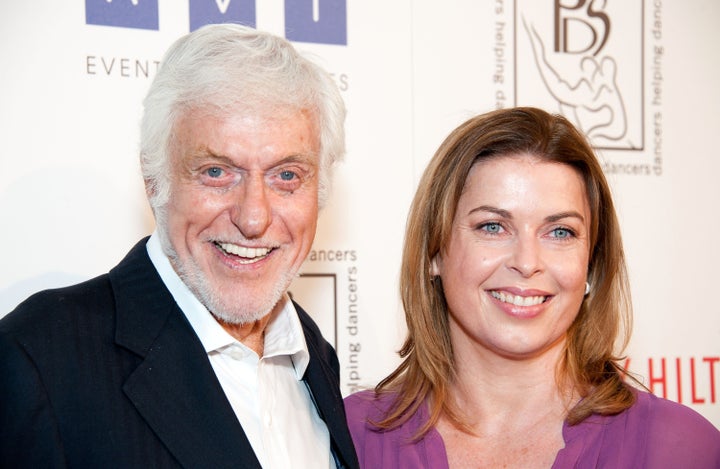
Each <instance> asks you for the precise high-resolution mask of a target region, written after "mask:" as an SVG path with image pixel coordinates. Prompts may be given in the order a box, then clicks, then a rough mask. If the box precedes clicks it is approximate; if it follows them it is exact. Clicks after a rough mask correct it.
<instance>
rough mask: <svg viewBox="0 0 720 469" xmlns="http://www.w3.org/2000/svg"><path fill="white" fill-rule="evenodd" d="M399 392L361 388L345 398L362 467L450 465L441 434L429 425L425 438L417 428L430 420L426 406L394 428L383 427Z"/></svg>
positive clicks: (396, 467) (437, 466)
mask: <svg viewBox="0 0 720 469" xmlns="http://www.w3.org/2000/svg"><path fill="white" fill-rule="evenodd" d="M398 398H399V395H398V394H397V393H394V392H383V393H376V392H374V391H360V392H357V393H355V394H351V395H349V396H348V397H346V398H345V414H346V415H347V422H348V428H349V429H350V434H351V435H352V438H353V443H354V444H355V449H356V450H357V455H358V459H359V461H360V466H361V467H373V468H393V469H404V468H413V469H414V468H417V467H433V468H447V456H446V455H445V447H444V445H443V442H442V438H441V437H440V435H439V434H438V432H437V431H436V430H435V429H430V431H428V432H427V433H426V434H425V435H424V436H423V437H422V438H417V435H416V434H417V432H418V430H419V429H420V427H422V425H423V424H424V423H425V422H426V421H427V413H426V410H425V407H424V406H423V405H421V406H420V407H419V408H418V411H417V412H415V413H414V414H413V415H411V416H409V417H408V418H407V419H403V421H402V423H399V424H397V425H396V426H393V427H392V428H380V427H379V426H378V425H377V424H378V423H379V422H381V421H382V420H384V419H385V418H386V417H387V416H388V415H389V413H390V412H392V410H393V407H394V404H395V402H396V401H397V399H398Z"/></svg>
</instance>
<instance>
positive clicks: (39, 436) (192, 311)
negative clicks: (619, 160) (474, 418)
mask: <svg viewBox="0 0 720 469" xmlns="http://www.w3.org/2000/svg"><path fill="white" fill-rule="evenodd" d="M144 105H145V110H144V115H143V121H142V129H141V166H142V171H143V177H144V179H145V185H146V189H147V193H148V199H149V201H150V205H151V206H152V209H153V213H154V214H155V218H156V222H157V228H156V231H155V233H153V235H152V236H150V237H149V238H146V239H143V240H142V241H140V242H139V243H138V244H137V245H136V246H135V247H134V248H133V249H132V250H131V251H130V253H129V254H128V255H127V256H126V258H125V259H124V260H123V261H122V262H121V263H120V264H119V265H117V266H116V267H115V268H114V269H112V270H111V271H110V272H109V273H108V274H106V275H102V276H100V277H97V278H95V279H93V280H89V281H87V282H85V283H82V284H80V285H76V286H71V287H68V288H64V289H60V290H53V291H45V292H40V293H38V294H36V295H34V296H32V297H31V298H29V299H28V300H26V301H25V302H24V303H22V304H21V305H20V306H18V308H17V309H16V310H15V311H14V312H13V313H11V314H9V315H7V316H6V317H5V318H3V320H2V321H0V353H2V356H1V358H2V359H1V360H0V363H2V365H0V376H2V382H3V384H2V386H1V387H0V412H1V414H0V416H2V425H1V428H0V460H2V462H3V464H8V465H10V466H12V467H68V466H76V467H78V466H79V467H213V468H219V467H242V468H246V467H265V468H287V467H303V468H304V467H308V468H310V467H312V468H331V467H357V458H356V456H355V452H354V449H353V446H352V443H351V440H350V435H349V433H348V430H347V427H346V424H345V414H344V411H343V407H342V399H341V395H340V391H339V379H338V375H339V373H338V371H339V370H338V361H337V357H336V355H335V352H334V350H333V349H332V348H331V346H330V345H329V344H328V343H327V342H326V341H325V340H324V339H323V338H322V337H321V335H320V332H319V330H318V328H317V326H316V325H315V324H314V323H313V321H312V320H311V319H310V317H309V316H308V314H307V313H306V312H305V311H303V310H302V308H301V307H300V306H299V305H297V304H295V303H293V302H292V301H291V300H290V298H289V297H288V295H287V293H286V292H287V289H288V286H289V285H290V282H291V281H292V279H293V278H294V277H295V276H296V275H297V272H298V269H299V268H300V266H301V264H302V262H303V261H304V259H305V257H306V256H307V254H308V252H309V250H310V247H311V245H312V242H313V238H314V236H315V228H316V224H317V217H318V210H319V207H321V206H322V204H323V202H324V200H325V198H326V196H327V191H328V186H329V179H330V171H331V167H332V165H333V163H334V162H335V161H337V160H338V159H339V158H341V157H342V155H343V153H344V131H343V125H344V118H345V109H344V105H343V102H342V99H341V97H340V95H339V92H338V90H337V88H336V86H335V84H334V82H333V81H332V79H331V78H330V76H329V75H328V74H327V73H325V72H324V71H323V70H321V69H320V68H319V67H317V66H316V65H314V64H313V63H312V62H309V61H308V60H307V59H305V58H303V57H301V56H300V55H299V54H298V53H297V52H296V51H295V50H294V49H293V47H292V46H291V45H290V44H289V43H288V42H287V41H285V40H284V39H282V38H278V37H275V36H272V35H269V34H265V33H261V32H258V31H255V30H253V29H250V28H246V27H242V26H238V25H212V26H206V27H204V28H201V29H199V30H197V31H195V32H193V33H191V34H189V35H187V36H185V37H183V38H181V39H180V40H178V41H177V42H176V43H175V44H174V45H173V46H172V47H171V48H170V50H169V51H168V53H167V54H166V56H165V59H164V60H163V65H162V67H161V69H160V70H159V72H158V74H157V76H156V78H155V80H154V81H153V84H152V85H151V87H150V90H149V92H148V95H147V97H146V99H145V102H144Z"/></svg>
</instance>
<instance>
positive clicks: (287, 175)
mask: <svg viewBox="0 0 720 469" xmlns="http://www.w3.org/2000/svg"><path fill="white" fill-rule="evenodd" d="M295 178H297V174H295V173H294V172H292V171H288V170H285V171H281V172H280V179H282V180H283V181H292V180H293V179H295Z"/></svg>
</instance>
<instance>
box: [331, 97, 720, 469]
mask: <svg viewBox="0 0 720 469" xmlns="http://www.w3.org/2000/svg"><path fill="white" fill-rule="evenodd" d="M400 292H401V295H402V299H403V306H404V308H405V316H406V321H407V325H408V336H407V339H406V341H405V344H404V346H403V348H402V349H401V351H400V355H401V357H403V362H402V363H401V364H400V366H399V367H398V368H397V369H396V370H395V371H394V372H393V373H392V374H390V376H388V377H387V378H386V379H385V380H383V381H382V382H381V383H380V384H379V385H378V386H377V387H376V389H375V391H374V392H371V391H365V392H360V393H357V394H354V395H352V396H350V397H348V398H347V399H346V402H345V403H346V408H347V415H348V422H349V426H350V430H351V433H352V434H353V438H354V441H355V445H356V448H357V451H358V457H359V459H360V462H361V465H362V466H364V467H373V468H376V467H388V468H389V467H392V468H399V467H408V468H409V467H432V468H447V467H519V468H520V467H522V468H528V467H554V468H565V467H613V468H624V467H627V468H631V467H633V468H634V467H686V466H688V465H689V466H692V467H700V468H711V467H712V468H715V467H718V464H720V433H719V432H718V431H717V430H716V429H715V428H714V427H713V426H712V425H711V424H710V423H709V422H707V421H706V420H705V419H703V418H702V417H701V416H700V415H699V414H697V413H695V412H694V411H692V410H690V409H689V408H685V407H682V406H680V405H678V404H675V403H672V402H670V401H665V400H662V399H658V398H656V397H654V396H652V395H650V394H648V393H646V392H644V391H643V390H640V389H637V388H636V387H633V386H631V384H632V383H627V382H626V376H625V373H624V371H623V368H622V366H621V365H620V363H619V361H620V353H621V352H622V347H624V345H625V344H626V343H627V338H628V335H629V332H630V295H629V289H628V282H627V275H626V272H625V258H624V254H623V247H622V241H621V237H620V228H619V225H618V221H617V218H616V215H615V209H614V206H613V202H612V198H611V195H610V190H609V187H608V184H607V181H606V180H605V177H604V175H603V172H602V169H601V167H600V164H599V163H598V161H597V158H596V157H595V155H594V153H593V151H592V149H591V147H590V146H589V144H588V143H587V141H586V139H585V137H584V136H583V135H581V134H580V133H579V132H578V131H577V130H576V129H575V128H574V127H573V126H572V125H571V124H570V123H569V122H568V121H567V120H566V119H565V118H563V117H561V116H555V115H550V114H548V113H546V112H544V111H541V110H539V109H534V108H515V109H507V110H499V111H495V112H492V113H489V114H485V115H481V116H478V117H475V118H473V119H470V120H468V121H467V122H465V123H464V124H462V125H461V126H460V127H458V128H457V129H455V130H454V131H453V132H452V133H451V134H450V135H449V136H448V137H447V139H446V140H445V141H444V142H443V144H442V145H441V146H440V148H439V149H438V151H437V152H436V154H435V156H434V157H433V159H432V160H431V162H430V164H429V166H428V168H427V169H426V171H425V173H424V175H423V177H422V179H421V181H420V184H419V186H418V191H417V193H416V195H415V199H414V200H413V204H412V207H411V209H410V214H409V216H408V223H407V230H406V238H405V249H404V253H403V263H402V272H401V280H400ZM617 344H620V346H621V347H620V348H619V349H616V345H617ZM657 422H663V424H657Z"/></svg>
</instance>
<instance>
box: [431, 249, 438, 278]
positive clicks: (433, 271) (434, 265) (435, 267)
mask: <svg viewBox="0 0 720 469" xmlns="http://www.w3.org/2000/svg"><path fill="white" fill-rule="evenodd" d="M439 255H440V254H435V255H434V256H433V258H432V260H431V261H430V276H431V277H439V276H440V268H439V267H438V256H439Z"/></svg>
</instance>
